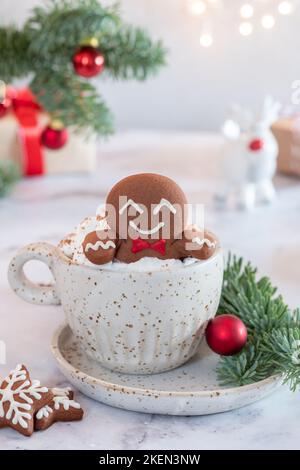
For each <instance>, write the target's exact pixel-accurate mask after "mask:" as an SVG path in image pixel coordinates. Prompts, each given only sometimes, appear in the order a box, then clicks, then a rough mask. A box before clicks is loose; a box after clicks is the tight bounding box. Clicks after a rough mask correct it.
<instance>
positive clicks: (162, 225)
mask: <svg viewBox="0 0 300 470" xmlns="http://www.w3.org/2000/svg"><path fill="white" fill-rule="evenodd" d="M129 225H130V227H132V228H133V229H134V230H135V231H136V232H138V233H140V234H141V235H153V234H154V233H156V232H158V231H159V230H160V229H161V228H163V227H164V226H165V223H164V222H159V224H157V225H156V227H154V228H152V229H150V230H142V229H141V228H139V227H138V226H137V225H136V224H135V223H134V222H133V220H130V221H129Z"/></svg>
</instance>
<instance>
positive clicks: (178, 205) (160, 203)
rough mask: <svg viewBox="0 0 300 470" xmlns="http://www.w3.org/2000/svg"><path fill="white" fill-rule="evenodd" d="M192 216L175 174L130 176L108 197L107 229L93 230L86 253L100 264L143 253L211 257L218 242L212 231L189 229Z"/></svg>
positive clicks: (129, 260) (134, 258)
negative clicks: (172, 176) (189, 213)
mask: <svg viewBox="0 0 300 470" xmlns="http://www.w3.org/2000/svg"><path fill="white" fill-rule="evenodd" d="M187 216H188V214H187V199H186V196H185V194H184V192H183V191H182V189H181V188H180V187H179V186H178V185H177V184H176V183H175V182H174V181H172V180H171V179H170V178H167V177H165V176H161V175H156V174H153V173H142V174H138V175H133V176H129V177H127V178H124V179H123V180H121V181H119V182H118V183H117V184H116V185H115V186H114V187H113V188H112V189H111V191H110V192H109V194H108V196H107V199H106V217H107V223H108V229H106V230H105V231H102V232H99V231H94V232H91V233H89V234H88V235H87V236H86V237H85V239H84V241H83V245H82V246H83V252H84V254H85V256H86V257H87V258H88V260H89V261H90V262H91V263H93V264H97V265H101V264H105V263H108V262H110V261H112V260H113V259H116V260H118V261H122V262H124V263H132V262H135V261H138V260H140V259H141V258H144V257H156V258H159V259H172V258H173V259H183V258H186V257H194V258H198V259H207V258H209V257H210V256H211V255H212V254H213V253H214V252H215V250H216V248H217V246H218V240H217V238H216V237H215V236H214V235H213V234H212V233H210V232H204V233H203V232H201V231H200V230H199V229H197V228H196V227H189V226H188V224H187Z"/></svg>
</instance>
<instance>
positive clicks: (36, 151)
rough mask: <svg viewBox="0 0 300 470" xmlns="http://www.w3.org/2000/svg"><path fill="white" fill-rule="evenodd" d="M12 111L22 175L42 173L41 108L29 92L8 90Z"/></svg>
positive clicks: (25, 89) (26, 90) (25, 90)
mask: <svg viewBox="0 0 300 470" xmlns="http://www.w3.org/2000/svg"><path fill="white" fill-rule="evenodd" d="M8 95H9V97H10V99H11V101H12V109H13V111H14V114H15V116H16V118H17V120H18V122H19V139H20V142H21V146H22V157H23V173H24V175H27V176H31V175H41V174H43V173H44V156H43V149H42V145H41V128H40V126H39V123H38V113H39V111H41V107H40V106H39V104H38V103H37V101H36V99H35V97H34V95H33V94H32V93H31V91H30V90H28V89H27V88H24V89H22V90H15V89H13V88H9V89H8Z"/></svg>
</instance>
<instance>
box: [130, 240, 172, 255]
mask: <svg viewBox="0 0 300 470" xmlns="http://www.w3.org/2000/svg"><path fill="white" fill-rule="evenodd" d="M147 249H150V250H154V251H157V252H158V253H160V254H162V255H165V254H166V240H157V242H154V243H149V242H148V241H147V240H142V239H141V238H136V239H135V240H132V248H131V251H132V253H138V252H139V251H143V250H147Z"/></svg>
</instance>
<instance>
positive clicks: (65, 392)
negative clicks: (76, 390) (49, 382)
mask: <svg viewBox="0 0 300 470" xmlns="http://www.w3.org/2000/svg"><path fill="white" fill-rule="evenodd" d="M71 391H72V390H71V387H65V388H58V387H54V388H51V392H52V393H53V395H54V396H55V397H58V396H59V397H68V396H69V393H70V392H71Z"/></svg>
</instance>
